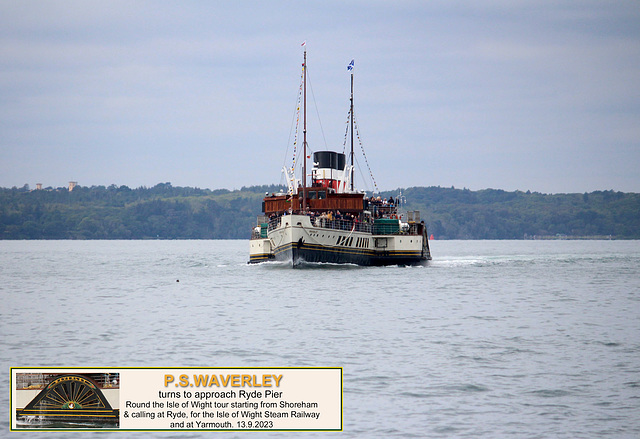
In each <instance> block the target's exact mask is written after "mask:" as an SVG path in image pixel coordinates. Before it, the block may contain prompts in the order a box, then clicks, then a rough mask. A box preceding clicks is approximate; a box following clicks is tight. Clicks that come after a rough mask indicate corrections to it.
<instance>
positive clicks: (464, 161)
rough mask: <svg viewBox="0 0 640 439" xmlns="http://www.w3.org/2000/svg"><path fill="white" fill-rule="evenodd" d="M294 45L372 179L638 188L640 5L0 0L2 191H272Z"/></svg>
mask: <svg viewBox="0 0 640 439" xmlns="http://www.w3.org/2000/svg"><path fill="white" fill-rule="evenodd" d="M305 40H306V42H307V46H306V47H307V50H308V56H309V74H310V79H311V86H312V88H313V94H314V96H315V103H314V101H313V100H310V101H309V103H310V106H311V108H312V109H313V112H310V114H309V121H310V122H309V144H310V147H311V148H312V149H314V150H322V149H325V148H327V147H328V148H329V149H338V150H342V144H343V138H344V132H345V121H346V115H347V111H348V104H349V75H348V73H347V70H346V66H347V64H348V63H349V61H350V60H351V59H355V63H356V72H355V75H356V80H355V87H356V115H357V118H358V121H359V125H360V134H361V136H362V141H363V144H364V147H365V150H366V153H367V158H368V159H369V163H370V164H371V167H372V170H373V173H374V176H375V178H376V181H377V183H378V186H379V188H380V189H382V190H388V189H394V188H397V187H408V186H431V185H436V186H437V185H440V186H452V185H453V186H455V187H468V188H470V189H482V188H500V189H505V190H515V189H519V190H524V191H526V190H531V191H539V192H549V193H557V192H586V191H593V190H606V189H614V190H621V191H631V192H640V172H639V171H638V167H639V165H640V3H639V2H637V1H615V2H611V1H564V0H554V1H519V2H513V1H506V0H505V1H499V0H494V1H486V2H462V1H451V0H448V1H428V2H426V1H372V0H366V1H344V0H341V1H331V0H330V1H327V0H324V1H317V2H300V1H277V2H264V1H256V2H246V1H237V2H222V1H221V2H213V1H189V2H186V1H179V2H178V1H175V2H169V1H148V2H142V1H134V2H132V1H122V2H119V1H102V2H91V1H84V0H83V1H13V0H11V1H6V0H4V1H0V94H1V96H2V98H1V99H0V186H3V187H11V186H18V187H20V186H22V185H24V184H25V183H28V184H29V185H30V186H32V187H34V186H35V184H36V183H43V184H44V186H54V187H56V186H64V185H66V183H67V182H68V181H69V180H77V181H78V182H79V183H80V184H81V185H86V186H91V185H110V184H117V185H128V186H131V187H138V186H142V185H145V186H153V185H155V184H156V183H159V182H168V181H170V182H172V183H173V184H174V185H179V186H198V187H203V188H204V187H208V188H212V189H214V188H223V187H224V188H228V189H233V188H240V187H241V186H249V185H256V184H270V183H279V182H280V181H281V177H280V168H281V167H282V166H283V164H285V163H287V164H288V163H290V161H291V157H290V156H291V151H292V146H291V143H292V141H289V136H290V127H291V123H292V118H293V115H294V112H295V102H296V96H297V91H298V84H299V79H300V64H301V62H302V48H301V47H300V44H301V43H302V41H305ZM316 106H317V108H318V112H319V118H320V122H321V124H322V131H321V130H320V126H319V125H318V122H317V121H318V116H317V115H316V113H315V107H316ZM322 132H324V137H323V135H322ZM325 139H326V144H325ZM287 148H288V151H289V152H288V153H287ZM358 162H359V163H360V164H361V165H363V164H364V161H363V160H362V158H359V159H358ZM364 173H365V174H366V173H367V172H366V171H365V172H364ZM357 182H358V186H359V187H360V188H364V189H371V187H372V185H371V184H370V183H368V182H367V184H366V185H364V184H363V183H362V179H361V178H360V177H358V180H357Z"/></svg>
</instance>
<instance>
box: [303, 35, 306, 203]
mask: <svg viewBox="0 0 640 439" xmlns="http://www.w3.org/2000/svg"><path fill="white" fill-rule="evenodd" d="M302 73H303V75H302V77H303V81H304V98H303V99H304V101H303V103H304V104H303V109H304V116H303V119H302V120H303V122H302V152H303V153H304V156H303V158H302V160H303V161H302V212H303V213H304V212H306V210H307V48H306V47H305V49H304V63H303V64H302Z"/></svg>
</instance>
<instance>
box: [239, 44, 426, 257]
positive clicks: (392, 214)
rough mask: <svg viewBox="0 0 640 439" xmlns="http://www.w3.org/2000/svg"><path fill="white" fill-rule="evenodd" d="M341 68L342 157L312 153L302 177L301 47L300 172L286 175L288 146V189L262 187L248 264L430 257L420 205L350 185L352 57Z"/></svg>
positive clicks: (304, 66)
mask: <svg viewBox="0 0 640 439" xmlns="http://www.w3.org/2000/svg"><path fill="white" fill-rule="evenodd" d="M348 69H349V70H351V98H350V110H349V121H348V123H349V126H350V133H351V151H350V154H349V156H350V157H349V161H350V163H349V164H348V163H347V154H346V153H344V152H342V153H340V152H336V151H317V152H314V153H313V167H312V169H311V173H310V177H311V181H310V182H308V181H307V149H308V145H307V111H306V101H307V99H306V88H307V52H306V50H305V52H304V63H303V64H302V80H301V82H302V84H301V87H300V90H301V95H302V99H303V101H304V103H303V142H302V146H303V147H302V160H303V162H302V176H301V178H296V176H295V175H294V170H295V162H296V156H295V150H294V165H293V166H291V167H290V168H287V167H285V168H283V171H284V173H285V175H286V179H287V185H288V191H287V192H281V193H272V194H266V196H265V198H264V200H263V204H262V211H263V213H264V215H261V216H259V217H258V221H257V226H256V227H255V228H254V230H253V233H252V236H251V242H250V258H249V262H250V263H258V262H265V261H270V260H275V261H287V262H290V263H291V264H292V266H294V267H297V266H299V265H301V264H304V263H336V264H357V265H365V266H367V265H396V264H397V265H417V264H424V263H426V262H427V261H429V260H431V252H430V249H429V240H428V235H427V228H426V225H425V223H424V221H421V219H420V212H417V211H410V212H404V213H400V210H399V207H398V201H399V200H393V199H390V200H382V199H380V197H367V196H366V194H365V193H364V192H362V191H358V190H356V189H354V168H355V167H354V148H353V138H354V112H353V61H352V62H351V64H349V67H348ZM298 108H300V107H299V106H298ZM298 120H299V117H298ZM296 138H297V136H296ZM345 143H346V141H345ZM294 149H295V142H294Z"/></svg>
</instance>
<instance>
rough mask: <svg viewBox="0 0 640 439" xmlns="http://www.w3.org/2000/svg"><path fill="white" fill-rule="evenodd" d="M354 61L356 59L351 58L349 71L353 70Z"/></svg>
mask: <svg viewBox="0 0 640 439" xmlns="http://www.w3.org/2000/svg"><path fill="white" fill-rule="evenodd" d="M353 61H354V60H353V59H352V60H351V62H350V63H349V65H348V66H347V70H348V71H351V70H353Z"/></svg>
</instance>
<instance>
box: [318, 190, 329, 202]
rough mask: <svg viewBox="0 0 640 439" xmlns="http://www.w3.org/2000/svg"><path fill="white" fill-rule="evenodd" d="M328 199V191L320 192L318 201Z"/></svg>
mask: <svg viewBox="0 0 640 439" xmlns="http://www.w3.org/2000/svg"><path fill="white" fill-rule="evenodd" d="M326 198H327V192H326V191H318V200H324V199H326Z"/></svg>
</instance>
